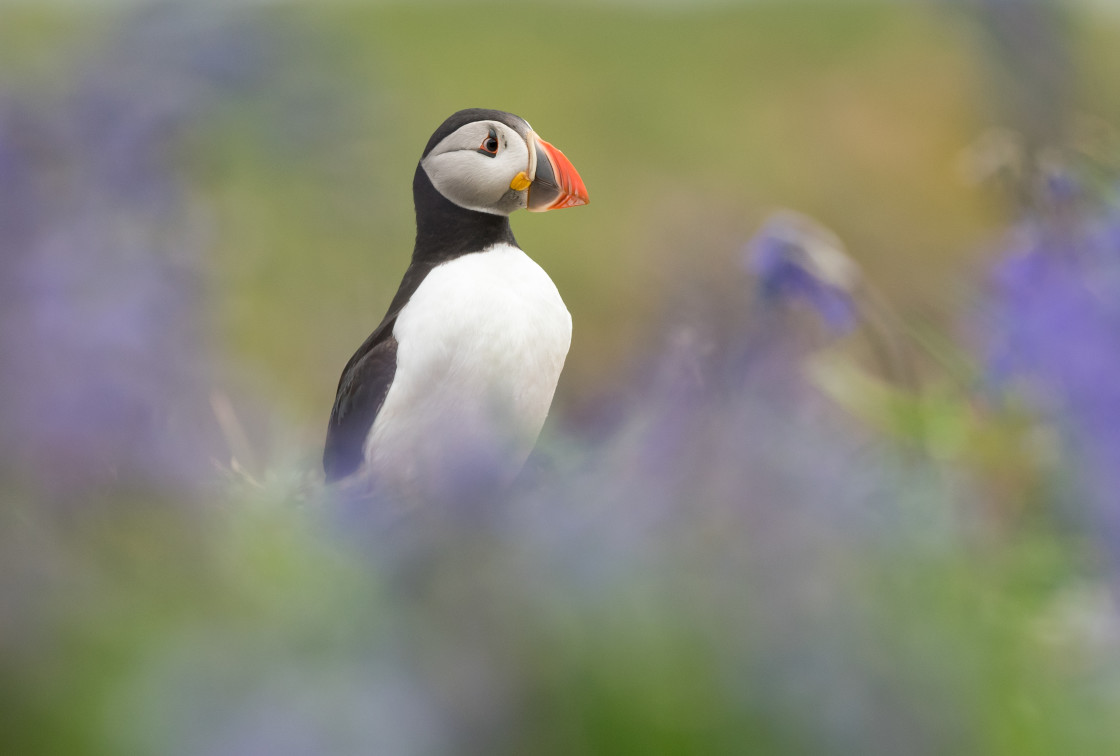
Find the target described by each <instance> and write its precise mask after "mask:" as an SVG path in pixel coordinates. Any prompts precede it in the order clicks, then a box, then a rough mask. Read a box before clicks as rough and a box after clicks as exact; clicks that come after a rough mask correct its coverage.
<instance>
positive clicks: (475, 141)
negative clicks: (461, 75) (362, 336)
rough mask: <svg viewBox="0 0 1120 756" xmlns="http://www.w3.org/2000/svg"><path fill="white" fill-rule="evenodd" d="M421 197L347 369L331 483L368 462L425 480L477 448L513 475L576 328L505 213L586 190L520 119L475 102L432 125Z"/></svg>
mask: <svg viewBox="0 0 1120 756" xmlns="http://www.w3.org/2000/svg"><path fill="white" fill-rule="evenodd" d="M413 197H414V201H415V204H416V246H415V249H414V251H413V254H412V262H411V264H410V265H409V267H408V270H407V271H406V272H405V275H404V279H403V280H402V281H401V285H400V288H399V289H398V290H397V294H396V296H395V297H394V298H393V301H392V302H391V304H390V305H389V310H388V312H387V313H386V315H385V318H384V319H383V320H382V321H381V324H380V325H379V326H378V327H377V328H376V329H375V330H374V332H373V333H372V334H371V335H370V336H369V338H367V339H366V341H365V343H363V344H362V345H361V347H359V348H358V351H357V352H355V353H354V356H353V357H351V358H350V361H349V362H348V363H347V364H346V367H345V369H344V370H343V372H342V377H341V379H340V380H339V384H338V393H337V396H336V397H335V403H334V408H333V410H332V411H331V417H330V422H329V424H328V427H327V441H326V448H325V450H324V452H323V469H324V471H325V472H326V477H327V480H328V481H334V480H338V479H340V478H344V477H346V476H349V475H351V474H353V473H356V472H359V471H362V472H364V473H366V474H368V475H370V476H371V477H373V478H374V479H375V480H376V481H377V482H379V483H390V484H393V485H396V486H398V487H401V486H404V487H416V486H417V485H422V484H423V482H424V478H425V477H427V476H431V475H433V474H435V475H439V474H441V473H445V472H446V471H447V469H448V468H449V467H452V466H455V465H458V464H459V463H460V461H461V460H462V459H463V458H464V457H468V458H473V459H474V460H475V461H481V462H482V463H484V464H485V465H487V466H489V467H491V468H493V472H494V473H495V474H497V475H498V476H499V477H500V478H504V479H508V478H509V477H512V475H514V474H516V472H517V470H519V469H520V467H521V465H522V464H523V463H524V461H525V458H526V457H527V456H528V455H529V452H530V451H531V450H532V447H533V445H534V443H535V442H536V439H537V436H538V435H539V433H540V430H541V427H542V425H543V424H544V420H545V417H546V416H547V414H548V409H549V406H550V405H551V403H552V396H553V393H554V392H555V389H556V382H557V380H558V379H559V377H560V371H561V369H562V368H563V365H564V358H565V357H566V356H567V353H568V346H569V344H570V342H571V333H572V321H571V316H570V315H569V314H568V310H567V308H566V307H565V306H564V302H563V300H561V298H560V294H559V292H558V291H557V290H556V286H555V285H554V284H553V283H552V280H551V279H550V278H549V277H548V275H547V274H546V273H545V272H544V270H542V269H541V267H540V266H539V265H537V264H536V263H535V262H533V261H532V260H531V259H530V258H529V257H528V256H527V255H526V254H525V253H524V252H523V251H522V250H521V249H520V247H518V245H517V241H516V240H515V239H514V237H513V233H512V231H511V230H510V226H509V214H510V213H511V212H513V211H514V210H516V209H518V208H522V207H527V208H528V209H530V210H551V209H554V208H558V207H570V206H574V205H581V204H584V203H586V201H587V192H586V189H584V187H583V182H582V180H580V178H579V174H578V173H576V171H575V169H574V168H573V167H572V165H571V163H570V162H568V160H567V159H566V158H565V157H564V156H563V154H562V153H560V151H559V150H557V149H555V148H554V147H552V146H551V145H549V144H548V143H547V142H545V141H544V140H542V139H540V138H539V137H537V136H536V134H535V133H534V132H533V130H532V129H531V128H530V127H529V125H528V123H526V122H525V121H524V120H523V119H521V118H518V117H517V116H514V115H512V114H509V113H504V112H502V111H496V110H481V109H472V110H463V111H460V112H458V113H456V114H455V115H453V116H451V117H450V118H448V119H447V120H446V121H445V122H444V123H443V124H442V125H441V126H440V127H439V129H437V130H436V132H435V133H434V134H433V135H432V138H431V139H430V140H429V142H428V145H427V147H426V148H425V150H424V154H423V156H422V157H421V160H420V164H419V165H418V166H417V168H416V176H415V179H414V180H413Z"/></svg>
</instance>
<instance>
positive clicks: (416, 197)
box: [412, 165, 517, 265]
mask: <svg viewBox="0 0 1120 756" xmlns="http://www.w3.org/2000/svg"><path fill="white" fill-rule="evenodd" d="M412 198H413V202H414V203H415V204H416V247H415V248H414V249H413V252H412V262H413V264H417V263H429V264H433V265H438V264H439V263H442V262H447V261H448V260H453V259H455V258H456V257H459V256H461V255H466V254H469V253H471V252H481V251H482V250H484V249H486V248H487V247H490V246H493V245H494V244H500V243H503V242H504V243H506V244H511V245H513V246H515V247H516V246H517V240H516V239H514V238H513V231H512V229H510V227H509V218H508V217H506V216H504V215H493V214H491V213H481V212H478V211H477V210H468V209H466V208H464V207H459V206H458V205H456V204H455V203H454V202H452V201H451V200H449V199H447V198H446V197H444V196H443V195H442V194H440V193H439V192H438V191H437V190H436V188H435V187H434V186H433V185H432V180H431V179H430V178H428V174H427V172H426V171H425V170H424V168H423V167H422V166H419V165H418V166H416V176H415V178H413V180H412Z"/></svg>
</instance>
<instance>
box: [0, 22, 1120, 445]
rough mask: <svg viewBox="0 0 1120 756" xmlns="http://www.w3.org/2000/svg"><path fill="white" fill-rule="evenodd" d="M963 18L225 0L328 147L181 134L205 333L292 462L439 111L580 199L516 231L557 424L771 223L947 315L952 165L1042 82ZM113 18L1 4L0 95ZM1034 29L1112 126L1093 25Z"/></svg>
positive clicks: (985, 215)
mask: <svg viewBox="0 0 1120 756" xmlns="http://www.w3.org/2000/svg"><path fill="white" fill-rule="evenodd" d="M110 7H111V8H112V10H110V9H109V8H110ZM976 7H979V6H975V7H974V6H972V5H971V4H968V3H920V2H794V3H766V2H763V3H743V4H736V3H711V4H708V3H699V4H691V3H658V4H654V5H651V6H645V5H639V4H632V5H631V4H624V3H606V4H597V3H574V4H571V5H567V6H565V5H561V4H550V3H541V4H534V3H522V4H520V5H518V6H517V7H516V8H512V7H509V6H505V5H501V4H476V3H447V4H442V3H415V4H413V3H410V4H380V3H316V4H314V5H311V4H306V5H304V4H291V5H288V4H276V5H274V6H268V7H259V8H253V9H252V10H251V11H250V10H248V9H240V10H239V11H231V10H230V9H228V8H227V9H225V10H224V11H222V12H227V13H228V12H244V13H252V14H253V17H254V18H253V20H252V22H251V24H255V25H276V26H278V27H280V28H286V29H287V38H288V39H289V40H290V41H291V45H290V47H289V48H287V49H285V50H284V53H283V55H284V57H285V58H286V59H287V65H286V66H285V68H284V69H283V70H280V71H277V72H276V76H277V77H278V86H279V87H280V88H282V89H286V90H288V91H289V93H294V95H293V96H296V97H305V98H306V99H307V105H306V109H307V112H305V113H304V114H303V115H302V116H301V120H302V122H301V123H300V124H298V128H302V129H307V130H312V131H315V130H319V131H321V132H323V133H324V134H328V135H329V136H328V137H327V138H324V139H322V140H320V141H318V142H314V143H312V144H310V146H307V147H306V149H307V150H308V151H310V152H311V153H312V154H305V155H293V154H278V153H277V150H276V149H275V148H274V147H273V146H270V145H268V144H266V143H265V142H266V141H267V140H266V139H265V137H263V136H262V131H263V130H266V129H267V128H271V126H272V125H274V124H272V125H270V124H268V119H269V112H268V103H267V102H264V103H261V102H257V103H255V102H253V101H252V98H249V99H248V101H243V102H240V103H237V104H234V105H229V106H227V108H226V111H225V114H224V117H225V120H222V121H221V122H216V123H215V122H212V123H206V124H202V126H203V128H202V129H201V130H200V131H199V133H195V134H191V135H190V136H191V139H190V141H189V146H190V149H189V150H188V151H187V153H186V154H185V155H183V156H182V162H183V165H184V168H185V169H186V170H187V171H189V173H190V174H191V175H193V176H194V177H195V179H196V181H197V184H196V186H197V190H198V191H199V192H202V193H204V195H205V197H206V200H207V201H208V202H209V203H210V207H211V208H213V209H216V213H217V217H216V225H215V227H214V231H213V240H214V243H213V249H212V252H211V255H210V264H211V265H212V275H211V279H210V286H211V290H210V291H211V294H210V296H211V298H212V303H213V314H214V321H213V324H212V326H213V333H214V337H215V338H216V339H217V340H218V342H219V343H220V344H221V345H222V349H223V351H224V353H225V354H226V355H227V357H228V359H229V360H230V361H231V362H232V363H235V364H236V365H237V366H238V368H239V370H243V371H244V373H243V378H244V380H245V381H246V382H247V383H248V385H251V386H253V387H254V390H255V391H260V392H263V393H264V394H265V395H266V396H267V397H268V400H269V402H270V403H272V404H275V405H277V406H280V407H283V408H285V409H286V411H287V412H289V413H290V415H291V417H290V419H291V420H292V421H294V424H295V425H296V426H298V427H306V428H308V431H307V435H306V437H305V438H303V439H301V441H300V443H301V444H307V445H310V444H312V443H314V442H315V441H316V434H320V433H321V429H320V427H319V426H320V425H322V424H323V422H325V417H326V413H327V411H328V409H329V407H330V404H331V401H332V399H333V392H334V387H335V382H336V380H337V376H338V373H339V372H340V370H341V367H342V365H343V364H344V363H345V361H346V359H347V358H348V357H349V355H350V353H351V351H352V350H353V349H354V348H355V347H356V346H357V345H358V344H359V343H361V341H362V340H363V339H364V337H365V336H366V335H367V334H368V333H369V331H370V330H372V328H373V326H375V325H376V324H377V323H378V321H379V320H380V318H381V315H382V314H383V312H384V308H385V307H386V305H387V302H388V300H389V298H390V297H391V295H392V293H393V292H394V291H395V288H396V285H397V283H398V281H399V277H400V275H401V273H402V272H403V270H404V268H405V266H406V264H407V260H408V256H409V254H410V252H411V241H412V234H413V231H414V228H413V219H412V209H411V201H412V199H411V190H410V187H411V177H412V172H413V170H414V167H415V163H416V160H417V158H418V155H419V152H420V150H421V149H422V147H423V145H424V143H425V141H426V140H427V137H428V135H429V134H430V133H431V132H432V131H433V130H434V128H435V126H436V125H438V124H439V123H440V121H441V120H442V119H443V118H444V117H446V116H447V115H448V114H450V113H451V112H453V111H455V110H457V109H459V108H463V107H476V106H478V107H495V108H501V109H505V110H509V111H512V112H515V113H518V114H520V115H522V116H524V117H525V118H527V119H529V121H530V122H531V123H532V124H533V125H534V127H535V128H536V129H537V130H538V131H539V132H540V133H541V134H543V135H544V136H545V137H546V138H547V139H549V140H551V141H552V142H553V143H554V144H556V145H558V146H559V147H560V148H561V149H563V150H564V151H565V152H566V153H567V154H568V156H569V157H570V158H571V159H572V160H573V161H574V163H575V165H576V167H577V168H578V169H579V170H580V172H581V174H582V175H583V177H584V179H585V181H586V183H587V186H588V187H589V190H590V192H591V196H592V204H591V205H589V206H588V207H587V208H584V209H581V210H579V211H572V212H565V213H551V214H547V215H540V216H529V215H522V216H518V217H515V219H514V230H515V233H516V234H517V236H518V239H519V241H520V242H521V244H522V246H523V247H524V248H525V249H526V250H527V251H529V253H530V254H531V255H532V256H533V257H534V258H535V259H536V260H538V261H539V262H540V263H541V265H542V266H543V267H544V268H545V269H546V270H547V271H548V272H549V273H550V275H551V276H552V277H553V279H554V280H555V281H556V283H557V285H558V286H559V288H560V291H561V293H562V295H563V296H564V298H565V301H566V302H567V303H568V306H569V308H570V309H571V311H572V315H573V318H574V321H575V336H574V341H573V346H572V351H571V354H570V357H569V360H568V365H567V367H566V370H565V373H564V377H563V379H562V381H561V384H560V387H559V393H558V399H557V402H558V404H557V406H558V408H561V411H560V412H559V415H560V416H561V417H562V416H564V411H563V409H564V408H568V409H571V410H572V411H573V412H575V413H576V414H577V415H578V413H579V412H580V410H581V408H582V407H585V406H592V404H593V400H594V398H595V397H597V396H598V395H600V394H602V393H604V392H611V391H616V390H620V389H624V387H625V381H626V380H627V375H628V371H629V370H630V369H631V368H632V363H633V360H634V359H635V356H636V355H637V354H639V353H641V352H642V350H643V349H648V348H650V347H651V346H654V347H656V340H657V338H658V336H657V333H658V329H659V328H661V327H662V326H663V325H664V324H665V322H666V320H665V319H666V318H668V319H669V320H670V321H671V320H673V318H674V314H673V311H674V308H684V307H687V306H688V302H687V301H684V300H687V299H688V298H689V297H691V298H692V299H693V300H696V299H704V298H706V297H708V298H716V299H718V297H720V296H729V295H731V293H730V292H728V291H727V288H728V287H729V286H731V285H732V284H729V283H728V281H729V277H728V275H727V270H728V269H729V268H731V267H737V265H738V263H737V260H738V256H739V255H740V250H741V247H742V244H743V243H744V241H745V240H746V239H747V238H748V237H749V236H750V234H751V233H752V232H753V231H754V230H755V229H756V228H757V226H758V224H759V223H760V221H761V219H762V217H764V215H765V214H766V213H767V212H769V211H770V210H771V209H773V208H774V207H779V206H787V207H793V208H796V209H798V210H801V211H803V212H805V213H807V214H809V215H812V216H814V217H816V218H817V219H818V220H820V221H821V222H822V223H824V224H825V225H827V226H829V227H831V228H832V229H834V230H835V231H836V232H837V233H838V234H839V235H840V236H841V238H842V239H843V240H845V242H846V243H847V246H848V249H849V251H850V253H851V254H852V255H853V256H854V257H855V258H856V259H857V260H858V261H859V262H860V263H862V264H863V266H865V268H866V270H867V273H868V276H869V277H870V278H871V279H872V280H873V281H875V282H876V283H877V285H878V286H879V287H881V289H882V290H883V291H885V292H886V295H887V297H888V298H889V299H890V300H891V302H892V303H893V304H894V305H895V306H896V307H897V308H898V309H899V310H900V311H901V312H902V313H904V314H905V315H906V316H907V317H914V318H918V319H924V320H929V321H932V322H935V323H940V324H945V323H947V322H949V321H950V320H951V319H952V313H954V312H956V311H958V310H959V307H960V306H961V304H962V296H965V295H966V294H967V292H966V289H965V288H964V286H965V285H964V284H963V283H962V281H963V280H966V279H967V277H968V275H970V274H971V273H972V272H973V271H972V266H973V263H974V261H975V258H976V255H977V254H979V253H980V252H981V251H982V250H983V249H984V247H985V245H986V244H987V243H989V242H990V240H991V238H992V235H993V233H994V231H995V230H996V229H997V228H999V224H1000V223H1002V222H1003V221H1004V220H1006V218H1007V216H1008V214H1009V211H1011V210H1012V209H1013V205H1012V202H1011V201H1010V200H1009V198H1008V196H1007V195H1006V194H1005V193H1001V192H1000V191H999V190H998V187H996V186H993V185H992V184H991V183H986V184H985V183H982V182H977V181H976V180H974V179H975V175H974V174H975V173H976V171H975V170H974V169H973V168H972V167H970V165H969V160H970V157H969V156H970V150H971V149H972V148H973V146H974V145H976V144H977V143H978V142H979V141H981V140H983V138H984V137H985V134H986V133H987V132H988V130H989V129H992V128H995V127H1004V128H1008V129H1021V128H1022V127H1023V124H1022V123H1017V122H1016V121H1015V119H1016V118H1017V116H1018V115H1019V114H1018V113H1017V112H1016V109H1015V108H1016V101H1015V98H1016V97H1017V96H1018V94H1019V92H1018V90H1021V89H1027V90H1029V89H1030V88H1031V87H1032V86H1034V85H1035V84H1036V83H1037V82H1032V81H1030V80H1026V79H1024V75H1026V74H1027V73H1029V72H1024V71H1016V70H1015V69H1014V66H1015V65H1016V63H1017V61H1016V59H1015V58H1013V57H1012V58H1011V59H1010V60H1009V59H1006V58H1005V57H1001V55H1000V49H999V46H998V45H997V44H995V43H994V42H993V39H992V35H991V34H990V33H989V30H988V29H986V28H985V26H984V24H983V23H982V22H981V20H980V19H978V14H977V13H976V12H975V9H976ZM128 8H131V6H130V5H127V4H126V5H125V6H124V8H122V7H120V6H115V5H114V6H99V5H97V4H78V5H71V6H55V5H50V4H48V5H30V6H28V5H23V6H20V5H17V6H14V7H7V8H6V9H4V10H3V11H2V13H3V22H2V23H0V56H2V59H3V61H4V66H5V69H7V70H8V72H9V74H10V76H9V77H8V78H9V79H11V80H14V81H16V82H17V84H18V82H19V81H21V80H23V81H27V80H28V79H29V78H30V77H29V74H30V73H32V72H37V76H38V78H37V79H36V81H37V82H38V86H42V82H43V80H44V78H46V79H50V77H51V76H52V75H53V76H54V77H56V78H57V77H59V76H66V75H72V74H73V70H72V69H70V70H69V71H68V70H67V69H66V67H65V64H62V65H60V63H61V61H64V60H66V59H67V58H70V59H71V60H77V61H78V62H79V63H80V53H81V52H82V51H87V52H88V51H89V50H90V49H94V48H96V47H97V46H98V45H103V44H109V45H111V44H112V39H113V34H114V32H115V31H116V26H117V24H118V22H119V20H120V17H121V16H122V15H124V14H125V13H126V10H125V9H128ZM129 12H131V11H129ZM215 12H217V11H215ZM1055 15H1056V16H1057V17H1059V18H1060V19H1061V23H1062V25H1063V28H1062V29H1061V30H1060V31H1061V33H1062V34H1068V38H1063V44H1065V43H1066V42H1068V49H1069V50H1070V51H1072V55H1073V58H1074V59H1073V61H1072V65H1073V67H1074V68H1075V69H1076V77H1074V78H1071V80H1070V82H1069V86H1068V87H1066V88H1064V89H1063V94H1064V96H1068V98H1069V102H1062V103H1054V107H1053V109H1052V110H1051V112H1050V113H1049V115H1050V116H1051V117H1052V118H1053V119H1054V120H1055V121H1060V122H1061V124H1062V128H1063V129H1065V130H1067V131H1069V130H1074V129H1076V128H1079V127H1081V126H1083V127H1084V128H1086V129H1091V128H1092V126H1093V123H1094V119H1101V120H1102V121H1104V122H1108V121H1111V122H1115V121H1116V120H1117V119H1118V118H1120V94H1118V92H1117V88H1116V87H1115V86H1114V76H1115V71H1116V70H1118V66H1120V45H1118V42H1120V28H1118V24H1117V22H1116V19H1115V16H1114V15H1113V14H1111V13H1109V12H1107V11H1105V10H1101V9H1099V8H1097V9H1094V8H1093V7H1091V6H1088V5H1085V6H1082V5H1075V4H1068V5H1063V6H1061V7H1059V8H1058V10H1057V11H1056V13H1055ZM1043 53H1044V51H1039V54H1040V55H1041V54H1043ZM60 69H61V71H60ZM21 71H22V72H23V73H22V75H21V74H20V73H19V72H21ZM320 95H322V96H321V97H320ZM1046 95H1047V93H1046V92H1045V91H1043V92H1041V96H1043V97H1045V96H1046ZM273 96H275V95H273ZM1028 97H1029V93H1028ZM320 100H321V101H320ZM262 124H263V128H262ZM1027 126H1028V128H1029V127H1030V125H1029V124H1028V125H1027Z"/></svg>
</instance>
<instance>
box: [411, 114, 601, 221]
mask: <svg viewBox="0 0 1120 756" xmlns="http://www.w3.org/2000/svg"><path fill="white" fill-rule="evenodd" d="M420 167H421V168H423V169H424V172H425V173H426V174H427V175H428V178H429V179H431V182H432V185H433V186H434V187H435V188H436V191H438V192H439V193H440V194H442V195H443V196H444V197H446V198H447V199H449V200H450V201H451V202H454V203H455V204H456V205H458V206H460V207H465V208H467V209H468V210H477V211H479V212H483V213H491V214H493V215H509V214H510V213H512V212H513V211H514V210H517V209H518V208H522V207H524V208H528V209H529V210H533V211H544V210H555V209H556V208H561V207H575V206H577V205H585V204H587V201H588V198H587V189H586V188H585V187H584V185H583V179H581V178H580V177H579V174H578V173H577V172H576V169H575V168H574V167H572V164H571V163H570V162H569V161H568V158H566V157H564V153H562V152H560V150H558V149H556V148H555V147H553V146H552V145H551V144H549V143H548V142H546V141H544V140H543V139H541V138H540V137H539V136H537V134H536V132H534V131H533V129H532V128H530V126H529V124H528V123H527V122H526V121H525V120H524V119H523V118H518V117H517V116H515V115H513V114H512V113H505V112H502V111H500V110H483V109H480V108H472V109H470V110H460V111H459V112H458V113H456V114H455V115H453V116H451V117H450V118H448V119H447V120H446V121H444V122H443V124H442V125H441V126H440V127H439V128H438V129H436V132H435V133H434V134H432V138H431V139H430V140H428V146H427V147H426V148H425V149H424V155H423V157H421V159H420Z"/></svg>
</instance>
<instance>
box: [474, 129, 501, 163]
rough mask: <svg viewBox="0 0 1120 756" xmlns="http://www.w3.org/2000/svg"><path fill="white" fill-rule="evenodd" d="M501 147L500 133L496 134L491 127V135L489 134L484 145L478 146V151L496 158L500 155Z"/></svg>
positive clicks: (483, 142)
mask: <svg viewBox="0 0 1120 756" xmlns="http://www.w3.org/2000/svg"><path fill="white" fill-rule="evenodd" d="M499 146H500V144H499V143H498V132H496V131H495V130H494V129H493V127H491V129H490V133H489V134H487V135H486V138H485V139H483V140H482V144H480V145H479V146H478V150H477V151H478V152H481V153H482V154H483V155H486V156H487V157H494V156H496V155H497V154H498V147H499Z"/></svg>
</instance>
